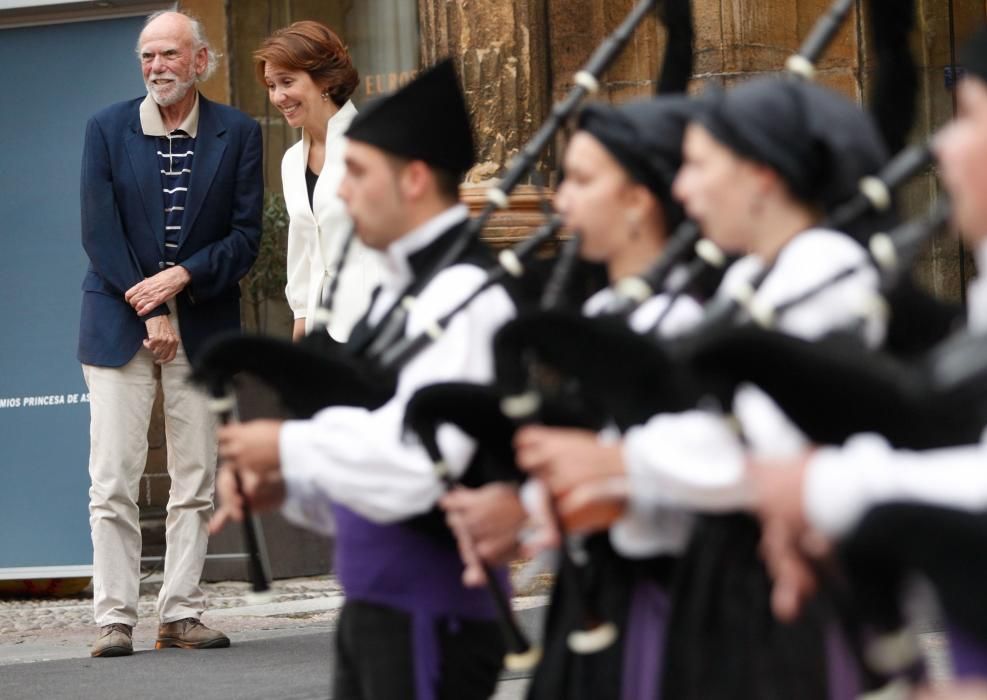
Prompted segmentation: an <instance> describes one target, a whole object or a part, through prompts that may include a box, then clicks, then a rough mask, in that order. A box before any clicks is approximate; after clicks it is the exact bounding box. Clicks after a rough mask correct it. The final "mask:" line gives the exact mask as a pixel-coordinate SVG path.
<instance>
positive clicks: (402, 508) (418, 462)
mask: <svg viewBox="0 0 987 700" xmlns="http://www.w3.org/2000/svg"><path fill="white" fill-rule="evenodd" d="M466 216H467V210H466V208H465V207H461V206H459V207H454V208H452V209H449V210H447V211H446V212H444V213H443V214H441V215H439V216H438V217H436V218H434V219H432V220H431V221H429V222H427V223H426V224H424V225H423V226H421V227H420V228H418V229H416V230H414V231H411V232H409V233H408V234H406V235H405V236H403V237H402V238H401V239H399V240H398V241H397V242H396V243H395V244H393V245H392V246H391V247H390V248H389V249H388V250H387V251H386V255H385V258H386V260H387V262H386V264H385V265H384V266H383V267H382V270H383V279H382V291H381V292H380V294H378V296H377V299H376V301H375V303H374V306H373V309H372V310H371V318H374V319H379V318H380V316H381V315H382V314H383V313H384V312H385V311H386V309H388V308H390V306H391V304H392V303H393V301H394V300H395V299H396V298H397V293H398V292H399V291H400V290H401V289H403V288H404V286H405V284H406V282H407V281H408V279H409V276H410V268H409V267H408V264H407V259H408V256H409V255H411V254H412V253H414V252H416V251H418V250H421V249H422V248H424V247H425V246H427V245H428V244H429V243H431V242H432V241H434V240H435V239H436V238H437V237H438V236H439V235H441V234H442V233H444V232H445V231H446V230H448V229H449V228H450V227H451V226H452V225H455V224H456V223H458V222H460V221H462V220H464V219H465V218H466ZM485 278H486V274H485V272H484V271H483V270H481V269H480V268H478V267H476V266H475V265H466V264H459V265H454V266H452V267H449V268H447V269H445V270H443V271H442V272H440V273H439V274H438V275H436V277H435V278H434V279H433V280H432V281H431V282H430V283H428V284H427V285H426V286H425V288H424V289H423V290H422V292H421V294H420V295H419V296H418V300H417V303H416V304H415V305H414V307H413V308H412V310H411V311H410V313H409V316H408V322H407V326H406V328H405V334H406V335H407V336H417V335H418V334H419V333H421V332H422V331H423V330H424V329H425V328H426V326H428V325H429V324H431V323H432V322H434V321H435V320H436V319H438V318H439V317H441V316H442V315H443V314H445V313H447V312H448V311H450V310H452V308H453V307H454V306H455V305H456V304H458V303H459V302H460V301H461V300H462V299H464V298H465V297H466V296H468V295H469V294H470V293H472V292H473V291H474V290H475V289H477V288H478V287H479V286H480V285H481V284H482V283H483V281H484V280H485ZM513 316H514V304H513V302H512V301H511V299H510V297H509V296H508V295H507V293H506V292H505V291H504V289H503V288H502V287H499V286H494V287H491V288H490V289H488V290H486V291H484V292H483V293H482V294H480V295H479V296H478V297H477V298H476V299H475V300H474V301H473V302H472V303H471V304H470V305H469V306H467V307H466V309H465V310H463V311H462V312H460V313H459V314H457V315H456V316H455V317H454V319H453V321H452V322H451V323H450V324H449V327H448V329H447V330H446V332H445V333H444V334H443V335H442V336H441V337H440V338H439V339H438V340H437V341H435V342H434V343H433V344H432V345H430V346H429V347H428V348H427V349H425V350H424V351H422V352H421V353H420V354H419V355H418V356H416V357H415V358H414V359H413V360H411V361H410V362H409V363H408V364H407V365H406V366H405V367H404V369H403V370H402V371H401V373H400V375H399V377H398V383H397V390H396V393H395V395H394V397H393V398H392V399H391V400H389V401H388V402H387V403H386V404H384V405H383V406H381V407H380V408H378V409H376V410H367V409H363V408H354V407H348V406H335V407H329V408H326V409H323V410H322V411H320V412H319V413H317V414H316V415H315V416H314V417H313V418H312V419H311V420H307V421H287V422H285V423H284V424H283V426H282V428H281V434H280V444H279V448H280V456H281V470H282V474H283V476H284V480H285V485H286V489H287V499H286V503H285V508H284V513H285V515H287V516H288V517H289V518H291V519H292V520H295V521H296V522H299V523H301V524H304V525H306V526H307V527H310V528H312V529H317V530H321V531H324V532H327V531H331V527H332V518H331V513H330V509H329V504H330V500H332V501H338V502H340V503H342V504H344V505H346V506H347V507H349V508H350V509H352V510H354V511H356V512H357V513H359V514H361V515H363V516H364V517H366V518H368V519H370V520H372V521H374V522H378V523H389V522H396V521H400V520H404V519H407V518H409V517H411V516H414V515H418V514H421V513H425V512H428V511H429V510H430V509H431V508H432V507H433V505H434V504H435V502H436V500H437V499H438V498H439V496H440V495H441V494H442V491H443V487H442V484H441V482H440V481H439V479H438V478H437V477H436V475H435V473H434V471H433V468H432V462H431V460H430V459H429V458H428V456H427V455H426V453H425V450H424V449H423V448H422V447H421V446H420V445H418V444H417V443H412V442H411V441H408V440H406V439H405V437H404V436H403V434H402V423H403V419H404V413H405V406H406V404H407V402H408V401H409V400H410V398H411V396H412V395H413V394H414V393H415V391H417V390H418V389H419V388H421V387H423V386H426V385H429V384H435V383H437V382H449V381H469V382H477V383H485V382H489V381H491V380H492V378H493V358H492V338H493V334H494V333H495V332H496V330H497V329H498V328H499V327H500V326H501V325H503V324H504V323H505V322H506V321H508V320H509V319H511V318H512V317H513ZM438 439H439V446H440V448H441V450H442V453H443V456H444V457H445V459H446V461H447V462H448V464H449V467H450V469H451V471H452V472H453V474H454V475H459V474H461V473H462V472H463V471H464V470H465V468H466V466H467V465H468V464H469V461H470V460H471V459H472V456H473V452H474V444H473V442H472V441H471V440H470V439H468V438H467V437H466V436H465V435H464V434H463V433H461V432H460V431H458V430H456V429H455V428H453V427H452V426H443V427H442V428H441V429H440V430H439V434H438Z"/></svg>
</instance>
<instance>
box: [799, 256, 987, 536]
mask: <svg viewBox="0 0 987 700" xmlns="http://www.w3.org/2000/svg"><path fill="white" fill-rule="evenodd" d="M976 258H977V263H978V269H980V270H987V244H981V245H980V246H979V247H978V249H977V251H976ZM967 303H968V305H969V307H968V308H969V316H968V320H969V326H970V331H971V332H973V333H976V334H980V335H983V334H984V333H985V332H987V278H984V277H980V278H978V279H976V280H974V281H973V282H972V283H971V284H970V286H969V290H968V293H967ZM804 489H805V490H804V493H803V499H804V504H805V511H806V517H807V519H808V521H809V523H810V524H811V525H812V526H813V527H815V528H816V529H818V530H819V531H820V532H822V533H824V534H826V535H829V536H830V537H839V536H841V535H845V534H847V533H848V532H849V531H850V530H851V529H853V527H854V526H855V525H856V524H857V523H858V522H859V520H860V519H861V518H862V517H863V516H864V515H865V514H866V513H867V511H868V510H870V509H871V508H873V507H874V506H877V505H880V504H882V503H889V502H892V501H913V502H920V503H928V504H934V505H940V506H948V507H952V508H957V509H961V510H983V509H985V508H987V434H985V439H982V440H981V442H980V444H978V445H965V446H960V447H952V448H945V449H937V450H927V451H923V452H914V451H911V450H896V449H894V448H893V447H891V445H890V444H888V442H887V441H886V440H884V438H882V437H880V436H878V435H873V434H866V435H857V436H854V437H852V438H850V439H849V440H848V441H847V442H846V443H845V444H844V445H843V446H842V447H825V448H821V449H819V450H818V451H817V452H816V453H815V455H814V456H813V457H812V459H810V461H809V464H808V468H807V472H806V480H805V486H804Z"/></svg>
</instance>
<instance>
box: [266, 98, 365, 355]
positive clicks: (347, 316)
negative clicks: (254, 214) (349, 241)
mask: <svg viewBox="0 0 987 700" xmlns="http://www.w3.org/2000/svg"><path fill="white" fill-rule="evenodd" d="M354 116H356V107H354V106H353V103H352V102H347V103H346V104H345V105H343V107H342V108H340V110H339V111H338V112H336V114H334V115H333V116H332V118H331V119H330V120H329V126H328V129H327V132H326V159H325V163H324V164H323V166H322V172H321V173H320V174H319V179H318V182H316V185H315V196H314V197H313V202H314V213H313V207H310V206H309V203H308V189H307V187H306V184H305V171H306V169H307V168H308V151H309V146H310V143H311V141H310V139H309V137H308V134H306V133H305V132H304V131H303V132H302V140H301V141H299V142H298V143H296V144H295V145H294V146H292V147H291V148H289V149H288V150H287V151H286V152H285V154H284V158H283V159H282V160H281V182H282V185H283V187H284V200H285V205H286V207H287V210H288V217H289V224H288V285H287V287H285V295H286V296H287V297H288V305H289V306H290V307H291V310H292V313H293V314H294V317H295V318H296V319H298V318H304V319H305V330H306V331H310V330H311V329H312V320H313V317H314V313H315V310H316V309H317V308H318V307H319V304H320V303H321V300H322V290H323V289H328V288H329V284H330V283H331V281H332V276H333V273H334V271H335V269H336V261H337V260H338V258H339V254H340V252H341V250H342V246H343V241H344V240H345V238H346V235H347V233H348V232H349V230H350V228H351V226H352V222H351V220H350V217H349V216H348V215H347V214H346V206H345V205H344V204H343V202H342V200H341V199H340V198H339V196H338V195H337V194H336V193H337V191H338V190H339V183H340V182H341V181H342V179H343V172H344V165H343V153H344V150H345V148H346V138H345V137H344V136H343V133H344V132H345V131H346V129H347V128H348V127H349V125H350V122H351V121H352V120H353V117H354ZM381 264H382V261H381V258H380V255H379V254H378V253H377V252H376V251H373V250H371V249H369V248H367V247H366V246H364V245H363V244H362V243H360V241H359V239H355V240H354V241H353V245H352V246H350V250H349V255H348V256H347V259H346V261H345V264H344V265H343V271H342V276H341V277H340V280H339V286H338V287H337V289H336V297H335V302H334V304H333V316H332V321H331V322H330V324H329V333H330V335H332V337H333V338H335V339H336V340H339V341H345V340H346V339H347V338H348V337H349V334H350V329H352V328H353V325H354V324H355V323H356V322H357V320H359V318H360V317H361V316H362V315H363V314H364V312H365V311H366V310H367V306H368V305H369V303H370V295H371V292H373V289H374V287H375V286H377V284H378V282H379V281H380V272H381Z"/></svg>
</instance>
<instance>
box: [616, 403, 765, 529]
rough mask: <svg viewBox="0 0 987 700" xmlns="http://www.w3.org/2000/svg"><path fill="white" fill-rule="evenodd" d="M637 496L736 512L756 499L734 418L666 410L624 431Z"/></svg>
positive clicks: (649, 500)
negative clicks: (644, 422)
mask: <svg viewBox="0 0 987 700" xmlns="http://www.w3.org/2000/svg"><path fill="white" fill-rule="evenodd" d="M624 464H625V465H626V467H627V474H628V477H629V479H630V490H631V494H632V497H631V498H632V500H634V499H640V500H641V501H642V504H640V505H639V506H638V507H643V504H645V503H653V504H658V505H666V506H672V507H678V508H686V509H697V510H707V511H710V510H711V511H730V510H736V509H738V508H745V507H747V506H748V505H749V504H750V503H751V494H750V488H749V485H748V483H747V481H746V478H745V472H744V452H743V448H742V445H741V443H740V440H739V439H738V437H737V434H736V432H735V431H734V429H733V428H732V426H731V425H730V424H729V423H728V421H727V420H726V419H725V418H723V417H722V416H720V415H717V414H715V413H712V412H709V411H701V410H694V411H687V412H685V413H666V414H659V415H657V416H654V417H652V418H651V419H650V420H649V421H648V422H647V423H646V424H644V425H641V426H637V427H634V428H631V429H630V430H629V431H627V433H626V435H625V436H624Z"/></svg>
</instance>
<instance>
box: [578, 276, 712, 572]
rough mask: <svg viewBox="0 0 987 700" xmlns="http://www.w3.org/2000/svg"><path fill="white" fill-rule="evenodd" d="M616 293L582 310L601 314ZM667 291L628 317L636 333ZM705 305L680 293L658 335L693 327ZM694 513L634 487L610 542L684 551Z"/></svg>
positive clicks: (664, 303)
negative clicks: (643, 494) (636, 492)
mask: <svg viewBox="0 0 987 700" xmlns="http://www.w3.org/2000/svg"><path fill="white" fill-rule="evenodd" d="M616 298H617V294H616V293H615V292H614V290H613V288H612V287H607V288H605V289H602V290H600V291H599V292H597V293H596V294H594V295H593V296H592V297H590V298H589V299H588V300H587V301H586V303H585V304H584V305H583V314H584V315H586V316H599V315H601V314H603V313H606V311H607V309H609V308H611V306H612V305H613V303H614V301H615V300H616ZM669 301H670V299H669V297H668V295H667V294H657V295H655V296H653V297H651V298H650V299H648V300H647V301H645V302H644V303H643V304H641V305H640V306H638V307H637V308H636V309H635V310H634V313H632V314H631V316H630V318H629V319H628V325H629V326H630V327H631V329H632V330H633V331H634V332H636V333H647V332H648V331H650V330H651V329H652V328H654V325H655V322H656V321H657V320H658V319H659V317H660V316H661V315H662V314H663V313H665V309H667V308H668V304H669ZM702 313H703V312H702V308H701V307H700V306H699V304H698V303H697V302H696V301H695V300H694V299H693V298H692V297H688V296H681V297H679V298H678V299H677V300H676V301H675V305H674V306H673V307H672V308H671V310H670V311H668V313H667V315H666V316H665V317H664V318H663V319H662V320H661V327H660V328H658V329H657V330H658V333H659V335H661V336H663V337H673V336H675V335H678V334H680V333H683V332H685V331H688V330H689V329H690V328H692V327H694V326H695V325H696V324H697V323H699V321H700V320H701V319H702ZM618 437H619V436H618V435H617V431H616V429H615V428H612V429H607V430H604V431H603V432H601V434H600V440H601V441H604V442H608V441H613V440H616V439H618ZM692 522H693V517H692V515H691V514H690V513H688V512H687V511H685V510H682V509H681V508H677V507H675V506H674V505H673V506H671V507H669V506H668V505H666V504H656V503H654V502H652V501H650V500H647V499H639V498H637V497H636V496H635V495H634V493H633V491H631V496H630V499H629V501H628V504H627V511H626V512H625V514H624V516H623V517H621V518H620V520H618V521H617V522H615V523H614V524H613V525H612V526H611V527H610V542H611V544H612V545H613V547H614V550H616V551H617V552H619V553H620V554H622V555H623V556H625V557H630V558H643V557H650V556H656V555H658V554H663V553H667V552H679V551H681V550H682V549H683V548H684V547H685V545H686V543H687V542H688V540H689V536H690V534H691V532H692Z"/></svg>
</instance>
